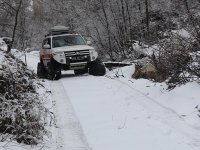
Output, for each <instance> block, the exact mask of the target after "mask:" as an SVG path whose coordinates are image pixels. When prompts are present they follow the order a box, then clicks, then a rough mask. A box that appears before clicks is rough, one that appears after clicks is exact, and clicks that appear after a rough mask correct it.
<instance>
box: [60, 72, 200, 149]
mask: <svg viewBox="0 0 200 150" xmlns="http://www.w3.org/2000/svg"><path fill="white" fill-rule="evenodd" d="M56 82H57V81H56ZM61 82H62V83H63V86H64V88H65V91H66V93H68V96H69V98H70V100H71V102H72V105H73V107H74V109H75V112H76V113H77V116H78V118H79V120H80V122H81V125H82V127H83V130H84V133H85V135H86V138H87V140H88V143H89V145H90V147H91V149H93V150H102V149H103V150H124V149H125V150H132V149H137V150H149V149H150V150H160V149H162V150H169V149H173V150H180V149H181V150H193V149H199V147H200V140H199V139H200V138H199V137H200V136H199V130H197V129H194V128H193V127H191V126H189V125H188V124H187V123H186V122H185V121H184V119H183V118H181V116H180V115H178V114H177V113H176V112H175V111H174V110H172V109H170V108H167V107H165V106H163V105H162V104H160V103H158V102H157V101H155V100H153V99H152V98H150V97H148V96H147V95H145V94H144V93H143V92H142V91H139V90H137V89H134V88H132V87H130V86H129V85H128V84H126V83H124V82H122V81H120V80H113V79H109V78H106V77H94V76H90V75H83V76H74V75H68V74H66V75H63V78H62V79H61Z"/></svg>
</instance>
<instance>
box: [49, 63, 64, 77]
mask: <svg viewBox="0 0 200 150" xmlns="http://www.w3.org/2000/svg"><path fill="white" fill-rule="evenodd" d="M47 78H48V79H49V80H59V79H60V78H61V70H60V69H59V70H58V69H57V68H55V67H54V65H53V63H52V62H48V63H47Z"/></svg>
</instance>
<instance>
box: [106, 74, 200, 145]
mask: <svg viewBox="0 0 200 150" xmlns="http://www.w3.org/2000/svg"><path fill="white" fill-rule="evenodd" d="M105 78H106V79H108V80H112V81H115V82H117V83H120V84H121V85H124V86H126V87H128V88H129V89H130V90H131V91H134V92H137V93H138V94H140V95H142V96H143V97H145V98H146V100H145V99H141V98H140V101H139V100H137V102H138V104H140V105H142V106H143V107H145V108H146V109H147V110H151V112H153V114H152V115H153V116H154V117H158V118H159V119H160V120H162V122H163V124H167V125H169V126H170V127H172V128H173V129H175V130H176V131H178V132H179V133H181V134H183V135H185V136H186V137H189V138H190V139H192V143H195V144H196V143H198V146H200V139H199V138H198V137H200V131H199V130H198V129H196V128H195V127H193V126H191V125H189V124H187V123H186V122H185V121H184V119H183V118H182V117H181V116H180V115H179V114H178V113H177V112H176V111H174V110H173V109H171V108H168V107H166V106H164V105H162V104H160V103H159V102H157V101H156V100H155V99H153V98H151V97H149V96H148V95H146V94H145V93H144V92H142V91H140V90H138V89H136V88H134V87H132V86H131V85H129V84H128V83H125V82H123V81H121V80H119V79H115V78H111V79H110V78H107V77H105ZM130 95H133V94H130ZM147 99H148V100H149V101H147ZM155 108H157V109H155ZM164 115H165V116H166V117H167V118H166V119H164V118H163V116H164ZM177 122H178V123H177ZM188 127H189V129H190V130H188Z"/></svg>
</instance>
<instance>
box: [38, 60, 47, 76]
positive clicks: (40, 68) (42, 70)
mask: <svg viewBox="0 0 200 150" xmlns="http://www.w3.org/2000/svg"><path fill="white" fill-rule="evenodd" d="M37 76H38V77H39V78H45V77H46V71H45V67H44V65H43V63H42V62H39V63H38V65H37Z"/></svg>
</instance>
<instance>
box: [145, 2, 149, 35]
mask: <svg viewBox="0 0 200 150" xmlns="http://www.w3.org/2000/svg"><path fill="white" fill-rule="evenodd" d="M145 9H146V34H147V37H149V0H145Z"/></svg>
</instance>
